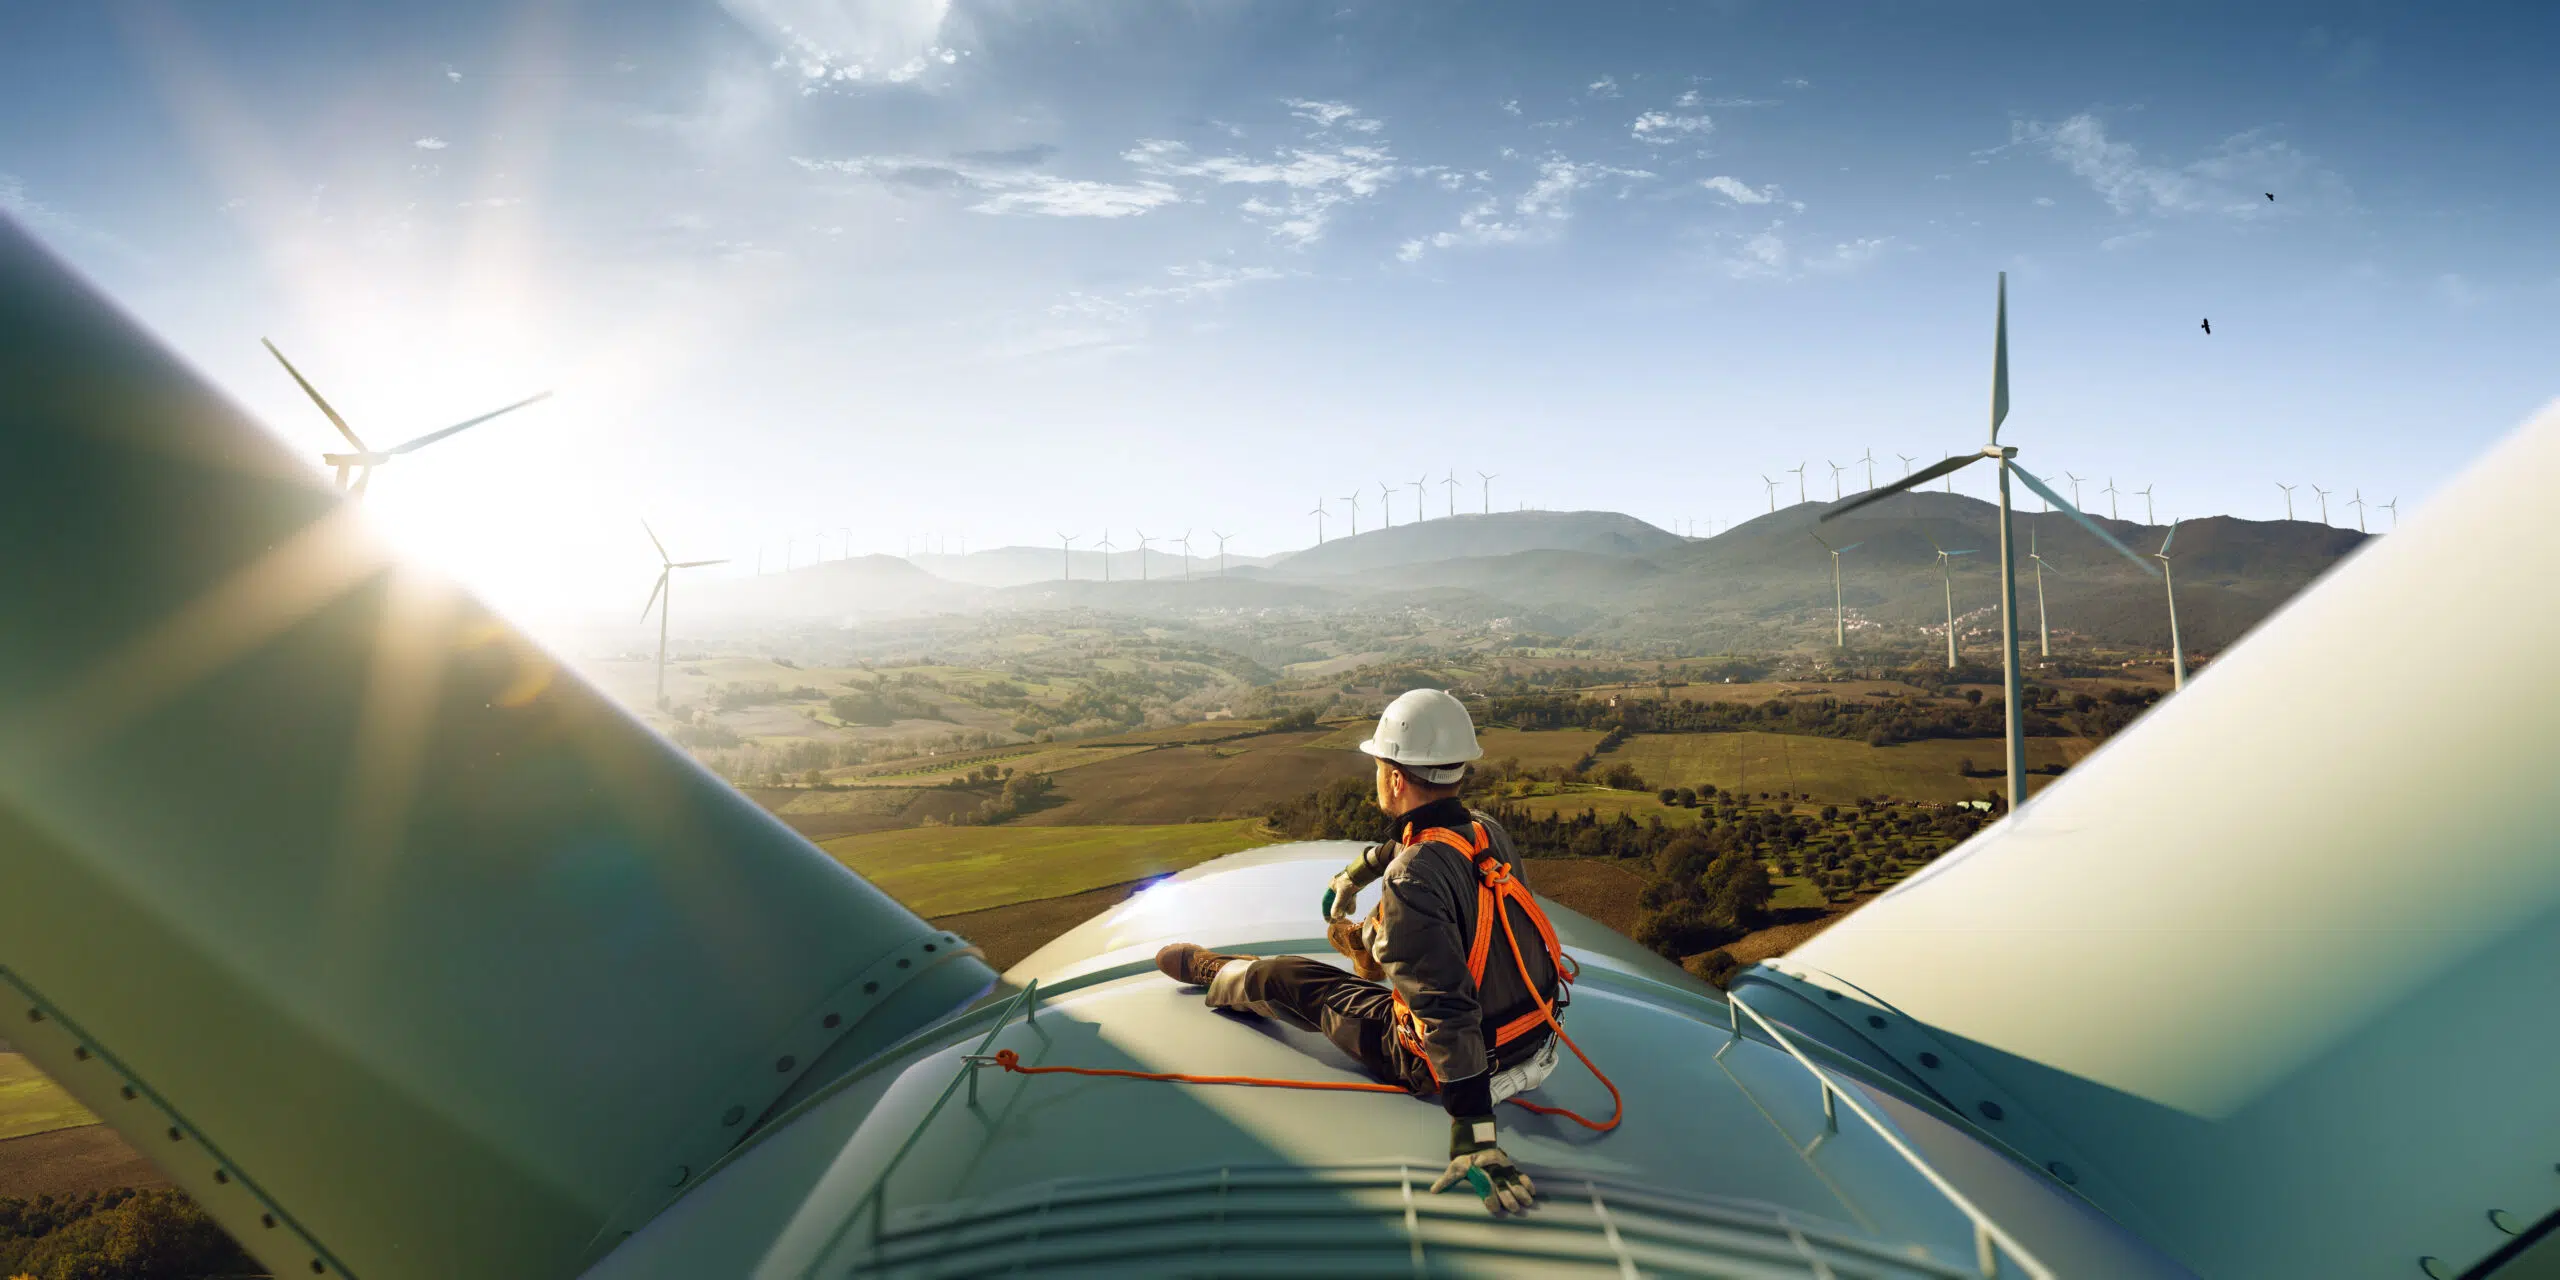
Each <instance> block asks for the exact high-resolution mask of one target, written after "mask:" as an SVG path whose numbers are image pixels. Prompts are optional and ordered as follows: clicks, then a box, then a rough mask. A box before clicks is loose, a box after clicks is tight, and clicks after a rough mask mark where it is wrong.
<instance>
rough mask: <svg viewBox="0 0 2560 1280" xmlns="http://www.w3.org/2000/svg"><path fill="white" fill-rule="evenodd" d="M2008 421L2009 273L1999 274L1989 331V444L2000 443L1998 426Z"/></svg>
mask: <svg viewBox="0 0 2560 1280" xmlns="http://www.w3.org/2000/svg"><path fill="white" fill-rule="evenodd" d="M2008 419H2009V273H2008V272H2006V271H2003V272H2001V273H2000V310H1999V318H1998V319H1996V320H1994V321H1992V329H1991V442H1992V443H1993V444H1998V443H1999V442H2000V424H2001V423H2003V422H2006V421H2008Z"/></svg>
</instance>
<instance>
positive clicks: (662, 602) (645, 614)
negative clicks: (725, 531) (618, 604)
mask: <svg viewBox="0 0 2560 1280" xmlns="http://www.w3.org/2000/svg"><path fill="white" fill-rule="evenodd" d="M640 530H641V532H643V533H646V534H648V535H649V545H650V546H653V547H656V548H657V549H658V585H656V586H654V587H651V588H649V603H647V604H644V605H642V606H640V620H641V621H642V622H647V621H648V620H649V610H651V609H652V608H654V609H656V610H657V611H658V701H657V706H658V709H659V710H660V711H664V710H666V709H667V610H668V609H669V608H672V607H673V606H674V604H675V595H676V593H675V591H674V590H673V587H672V583H673V581H674V578H675V572H676V570H678V569H699V568H702V567H703V566H704V565H713V564H727V563H729V562H728V561H726V560H678V559H676V558H675V557H674V556H671V555H668V554H667V544H665V543H663V542H660V541H658V531H657V530H655V529H652V528H650V527H649V522H648V521H646V520H643V521H641V522H640Z"/></svg>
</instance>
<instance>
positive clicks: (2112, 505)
mask: <svg viewBox="0 0 2560 1280" xmlns="http://www.w3.org/2000/svg"><path fill="white" fill-rule="evenodd" d="M2098 492H2100V493H2103V494H2105V495H2107V518H2108V519H2109V520H2121V519H2123V518H2124V517H2123V516H2122V515H2120V514H2118V513H2117V511H2116V494H2117V492H2118V490H2117V489H2116V478H2115V477H2114V476H2108V477H2107V487H2106V488H2104V489H2100V490H2099V491H2098Z"/></svg>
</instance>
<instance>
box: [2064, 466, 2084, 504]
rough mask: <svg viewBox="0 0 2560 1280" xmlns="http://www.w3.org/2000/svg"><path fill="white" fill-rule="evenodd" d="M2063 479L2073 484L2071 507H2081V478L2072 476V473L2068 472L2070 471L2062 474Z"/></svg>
mask: <svg viewBox="0 0 2560 1280" xmlns="http://www.w3.org/2000/svg"><path fill="white" fill-rule="evenodd" d="M2062 478H2063V479H2065V480H2068V481H2070V482H2071V505H2072V506H2075V507H2076V506H2079V505H2080V477H2078V476H2075V475H2073V474H2071V473H2070V472H2068V471H2065V472H2063V473H2062Z"/></svg>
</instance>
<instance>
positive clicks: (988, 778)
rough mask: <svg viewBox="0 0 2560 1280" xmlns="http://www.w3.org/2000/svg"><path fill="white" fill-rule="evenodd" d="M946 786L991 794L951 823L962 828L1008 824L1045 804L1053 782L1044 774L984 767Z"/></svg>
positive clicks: (1053, 788) (990, 766) (991, 766)
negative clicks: (990, 792)
mask: <svg viewBox="0 0 2560 1280" xmlns="http://www.w3.org/2000/svg"><path fill="white" fill-rule="evenodd" d="M944 785H946V786H951V787H959V788H970V789H979V790H992V791H994V792H995V794H994V795H991V796H989V797H987V798H986V799H985V800H982V801H980V802H979V803H978V807H977V808H975V809H972V810H970V811H969V812H968V813H966V814H963V815H961V816H960V817H959V818H957V819H955V820H954V821H953V823H952V825H954V826H963V827H992V826H994V825H996V824H997V823H1000V822H1011V821H1013V820H1014V819H1015V818H1019V817H1021V816H1022V815H1023V814H1026V813H1029V812H1031V811H1032V810H1034V809H1038V808H1041V807H1042V806H1044V805H1046V804H1047V803H1048V802H1049V793H1050V792H1052V791H1054V790H1056V789H1057V785H1058V784H1057V783H1056V782H1055V781H1053V780H1051V779H1050V777H1049V775H1047V774H1045V773H1023V774H1017V773H1015V772H1014V771H1013V770H1011V769H1003V770H999V769H997V768H996V767H995V766H994V765H986V766H984V767H982V768H979V769H977V770H974V771H972V772H970V773H968V774H965V775H963V776H961V777H958V778H954V779H952V780H951V781H950V782H948V783H945V784H944Z"/></svg>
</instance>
